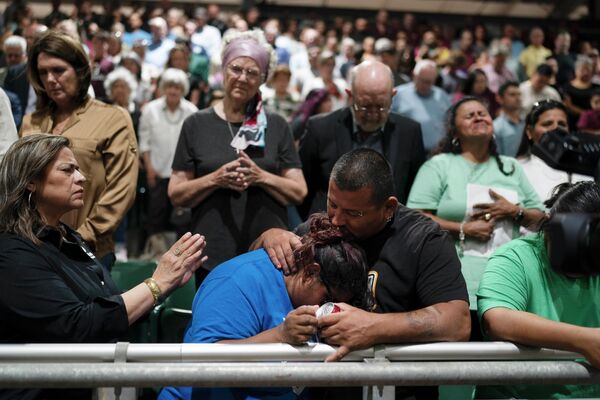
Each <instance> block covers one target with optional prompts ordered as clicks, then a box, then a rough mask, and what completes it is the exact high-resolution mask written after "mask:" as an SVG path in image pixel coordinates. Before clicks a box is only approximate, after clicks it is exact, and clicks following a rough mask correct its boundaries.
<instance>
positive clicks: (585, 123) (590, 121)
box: [577, 88, 600, 135]
mask: <svg viewBox="0 0 600 400" xmlns="http://www.w3.org/2000/svg"><path fill="white" fill-rule="evenodd" d="M590 106H591V110H587V111H584V112H582V113H581V116H580V117H579V121H578V122H577V128H578V129H580V130H582V131H585V132H590V133H595V134H597V135H598V134H600V89H599V88H596V89H594V91H593V92H592V95H591V97H590Z"/></svg>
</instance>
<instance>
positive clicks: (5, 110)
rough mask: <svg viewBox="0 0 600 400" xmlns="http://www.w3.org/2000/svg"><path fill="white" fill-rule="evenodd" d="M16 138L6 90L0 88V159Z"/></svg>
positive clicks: (15, 129) (15, 128)
mask: <svg viewBox="0 0 600 400" xmlns="http://www.w3.org/2000/svg"><path fill="white" fill-rule="evenodd" d="M18 138H19V136H18V135H17V127H16V125H15V119H14V117H13V113H12V110H11V102H10V100H9V98H8V96H7V95H6V92H4V90H2V88H0V161H1V160H2V157H4V154H5V153H6V151H7V150H8V148H9V147H10V145H12V144H13V143H14V142H16V141H17V139H18Z"/></svg>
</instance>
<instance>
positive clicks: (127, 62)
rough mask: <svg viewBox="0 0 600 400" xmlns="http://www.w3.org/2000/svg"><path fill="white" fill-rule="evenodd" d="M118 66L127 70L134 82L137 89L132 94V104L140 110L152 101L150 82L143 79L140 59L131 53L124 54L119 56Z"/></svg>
mask: <svg viewBox="0 0 600 400" xmlns="http://www.w3.org/2000/svg"><path fill="white" fill-rule="evenodd" d="M120 65H121V66H122V67H124V68H127V70H128V71H129V72H131V74H132V75H133V76H134V78H135V80H136V83H137V89H136V90H135V93H134V102H135V103H136V105H137V106H138V107H140V108H141V107H142V106H143V105H144V104H146V103H147V102H149V101H150V100H151V99H152V87H151V84H150V81H148V80H145V79H144V78H143V75H142V62H141V60H140V57H139V56H138V55H137V54H136V53H134V52H133V51H131V52H129V53H125V54H123V55H122V56H121V63H120Z"/></svg>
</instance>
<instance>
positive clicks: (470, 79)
mask: <svg viewBox="0 0 600 400" xmlns="http://www.w3.org/2000/svg"><path fill="white" fill-rule="evenodd" d="M478 76H483V77H484V78H485V79H486V81H487V75H486V74H485V72H483V71H482V70H480V69H479V68H476V69H474V70H473V71H471V72H469V75H468V76H467V79H465V81H464V82H463V85H462V92H463V93H464V94H465V95H466V96H475V94H474V93H473V86H474V85H475V81H476V80H477V77H478ZM487 88H488V87H487V86H486V89H487ZM482 94H483V93H482ZM486 107H487V106H486Z"/></svg>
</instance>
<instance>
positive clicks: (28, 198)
mask: <svg viewBox="0 0 600 400" xmlns="http://www.w3.org/2000/svg"><path fill="white" fill-rule="evenodd" d="M32 194H33V192H29V196H28V197H27V204H29V208H30V209H31V210H35V204H31V195H32Z"/></svg>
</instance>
